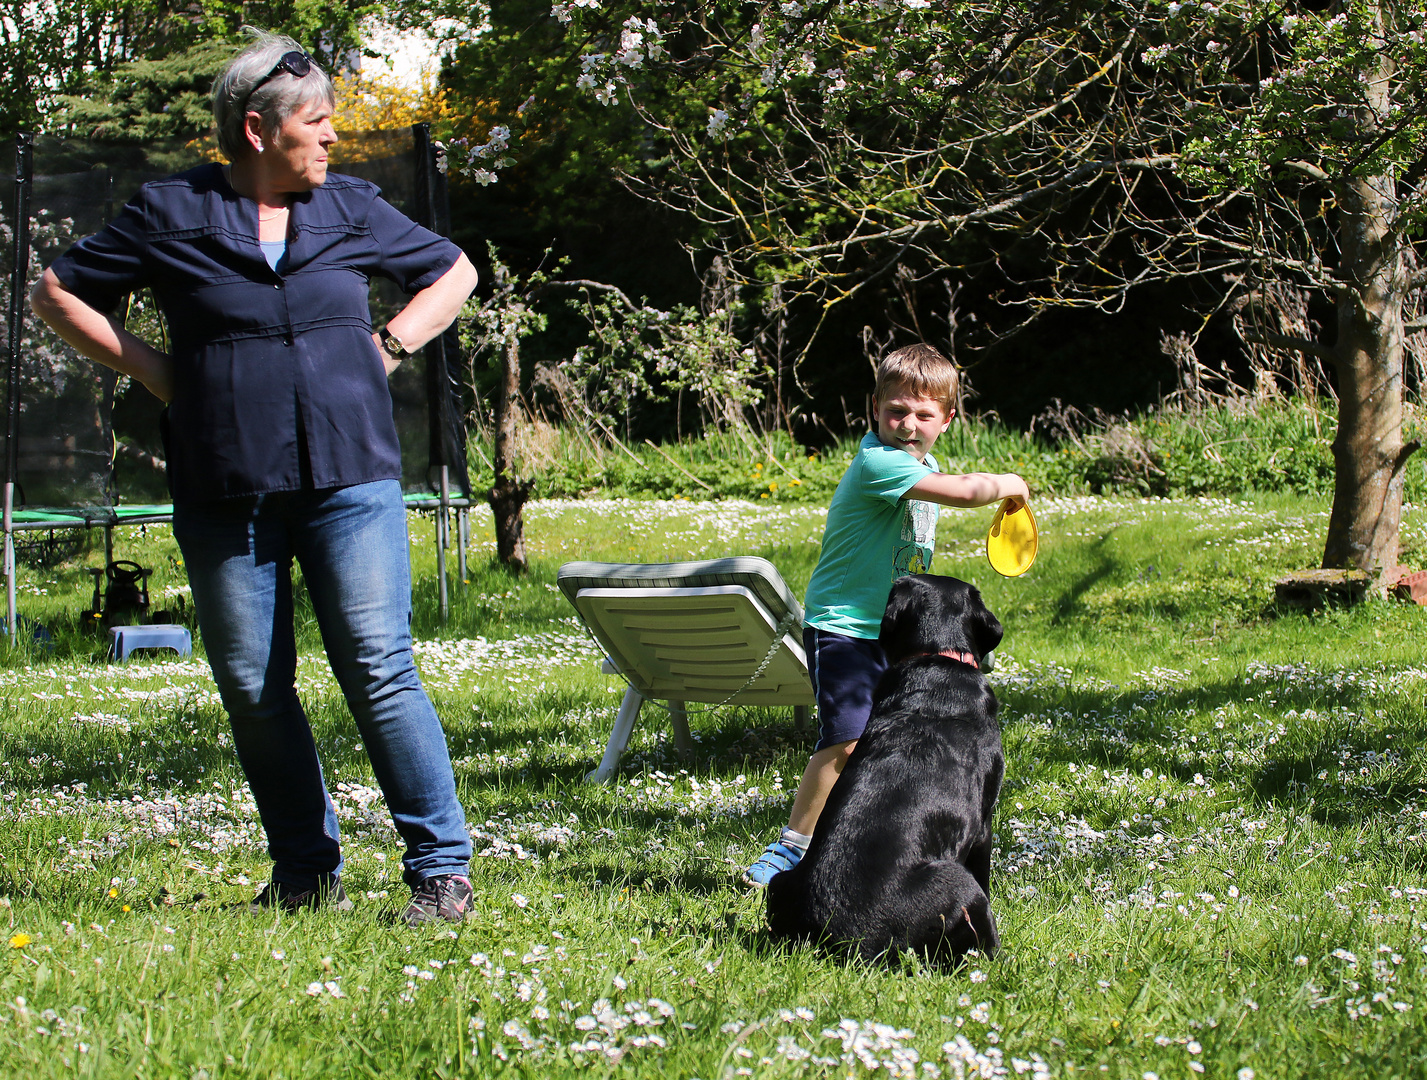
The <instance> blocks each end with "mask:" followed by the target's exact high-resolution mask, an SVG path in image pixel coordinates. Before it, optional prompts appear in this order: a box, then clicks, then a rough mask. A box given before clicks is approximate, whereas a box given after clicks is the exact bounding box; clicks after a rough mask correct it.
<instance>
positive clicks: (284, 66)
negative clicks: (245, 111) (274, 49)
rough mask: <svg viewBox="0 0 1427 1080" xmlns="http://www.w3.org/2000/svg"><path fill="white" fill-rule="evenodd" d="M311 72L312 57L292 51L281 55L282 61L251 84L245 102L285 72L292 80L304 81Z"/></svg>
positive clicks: (245, 103)
mask: <svg viewBox="0 0 1427 1080" xmlns="http://www.w3.org/2000/svg"><path fill="white" fill-rule="evenodd" d="M311 70H312V57H310V56H308V55H307V54H306V53H305V52H296V51H294V52H289V53H283V54H282V59H281V60H279V61H278V62H277V64H276V65H275V66H274V67H273V69H272V70H271V71H269V72H268V73H267V74H266V75H264V76H263V77H262V78H261V79H259V80H258V81H257V82H256V83H254V84H253V88H252V89H251V90H249V91H248V98H247V101H251V100H252V97H253V95H254V94H256V93H257V92H258V89H259V88H260V87H262V86H263V85H265V84H266V83H267V82H269V81H270V80H272V79H275V78H277V77H278V76H279V75H281V74H282V73H283V72H287V74H289V75H291V76H292V77H293V78H294V79H304V78H306V77H307V75H308V73H309V72H310V71H311ZM247 101H244V103H243V104H244V106H246V105H247Z"/></svg>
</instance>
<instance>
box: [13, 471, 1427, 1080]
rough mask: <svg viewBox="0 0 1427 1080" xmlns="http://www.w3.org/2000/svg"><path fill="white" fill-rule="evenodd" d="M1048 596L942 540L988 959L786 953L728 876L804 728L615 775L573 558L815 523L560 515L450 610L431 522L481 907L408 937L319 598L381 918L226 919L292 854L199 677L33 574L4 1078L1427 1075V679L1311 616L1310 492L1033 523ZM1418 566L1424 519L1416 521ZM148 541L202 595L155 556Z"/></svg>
mask: <svg viewBox="0 0 1427 1080" xmlns="http://www.w3.org/2000/svg"><path fill="white" fill-rule="evenodd" d="M1036 511H1037V515H1038V519H1039V522H1040V526H1041V533H1042V548H1041V554H1040V558H1039V560H1038V561H1037V563H1036V565H1035V567H1034V568H1033V569H1032V570H1031V572H1030V573H1029V574H1028V575H1027V576H1026V577H1024V578H1021V579H1017V580H1003V579H1000V578H997V577H996V576H995V575H994V574H993V573H992V572H991V571H990V569H989V567H988V566H987V564H986V562H985V559H984V558H983V557H982V556H981V543H982V539H983V538H984V534H985V529H986V527H987V525H988V523H989V520H990V510H989V509H987V510H982V511H970V512H957V511H948V512H946V513H945V514H944V515H943V518H942V522H943V524H942V527H941V529H940V540H939V544H938V554H937V560H936V566H935V569H936V570H937V571H938V572H939V573H946V574H954V575H956V576H959V577H964V578H967V579H969V580H972V581H974V582H975V583H977V584H978V585H979V586H980V587H981V588H982V590H983V592H984V594H985V597H986V599H987V602H988V603H989V604H990V606H991V608H992V610H994V611H995V612H996V613H997V614H998V615H999V617H1000V618H1001V620H1002V622H1003V623H1004V624H1005V626H1006V630H1007V634H1006V640H1005V642H1004V643H1003V647H1002V649H1001V650H1000V652H999V654H998V665H997V668H996V671H995V673H994V674H993V675H992V677H991V679H992V683H993V685H994V686H995V688H996V692H997V695H998V697H999V698H1000V701H1001V721H1002V724H1003V727H1004V730H1005V743H1006V757H1007V780H1006V785H1005V788H1004V790H1003V792H1002V796H1001V803H1000V810H999V813H998V816H997V837H998V848H997V852H996V860H995V864H994V867H993V897H992V900H993V904H994V906H995V909H996V913H997V917H998V920H999V923H1000V928H1001V933H1002V938H1003V951H1002V952H1001V953H1000V954H999V955H998V956H996V957H995V958H994V959H991V960H988V959H986V958H984V957H973V958H972V960H971V962H969V963H967V964H965V965H964V966H962V967H960V968H958V969H956V970H949V971H948V970H929V969H927V968H925V967H923V966H921V965H920V964H919V963H918V962H916V961H915V960H913V959H912V958H910V957H906V958H893V960H892V961H891V962H890V964H888V965H885V966H865V965H862V964H858V963H851V962H848V961H846V960H844V959H842V958H839V957H837V956H828V955H824V954H822V953H819V952H816V951H813V950H810V949H783V948H777V947H774V946H773V945H771V944H770V942H769V941H768V939H767V936H766V934H765V932H764V930H763V924H762V904H761V897H760V896H759V895H758V894H750V893H748V892H746V891H745V890H744V889H743V888H741V887H739V886H738V885H737V884H735V880H736V874H737V872H738V871H739V870H740V869H741V868H742V867H743V866H744V865H746V863H747V862H748V861H749V860H750V859H751V858H752V857H753V856H754V855H755V854H756V853H757V851H758V850H759V849H760V848H761V847H762V846H763V844H764V843H766V842H767V840H768V839H770V838H771V837H772V836H773V835H774V833H775V830H776V828H777V827H778V825H780V824H781V823H782V822H783V821H784V820H785V818H786V814H787V807H788V802H789V799H790V789H791V787H792V786H793V785H794V784H795V782H796V779H797V777H798V776H799V775H800V773H801V770H802V767H803V765H804V763H805V762H806V759H807V755H808V753H809V751H810V748H811V741H812V736H811V735H809V734H804V733H799V732H796V731H795V730H794V727H793V723H792V714H791V710H783V711H776V710H768V711H757V710H739V709H723V710H719V711H716V712H712V713H706V714H703V715H695V716H691V720H692V722H693V726H694V729H695V733H696V739H697V741H696V751H695V754H694V755H693V757H692V758H691V759H690V760H687V761H684V760H680V759H679V758H678V757H677V756H676V755H675V753H674V751H673V747H672V743H671V741H670V740H669V739H668V737H667V732H666V730H665V729H664V727H663V726H662V725H661V724H660V723H659V722H658V721H659V714H658V712H657V710H653V709H646V713H645V718H644V722H643V723H642V725H641V726H640V728H638V729H637V731H636V735H635V740H634V742H633V744H632V746H631V750H630V753H629V755H628V756H627V757H626V759H625V762H624V764H623V768H622V770H621V773H620V776H619V778H618V782H617V784H616V785H614V786H613V787H610V788H595V787H592V786H587V785H585V784H583V783H582V778H583V776H584V774H585V773H586V772H587V771H588V770H589V769H590V768H592V767H593V765H594V764H595V763H596V762H597V760H598V758H599V754H600V752H601V750H602V748H603V744H604V741H605V739H606V738H607V736H608V732H609V727H610V724H611V722H612V720H613V717H614V713H615V710H616V707H617V704H618V701H619V691H620V689H621V686H620V685H619V684H618V682H617V680H614V679H610V678H607V677H604V676H601V675H599V674H598V661H599V654H598V652H597V650H596V648H595V647H594V645H593V644H592V642H591V641H590V639H589V638H588V636H587V635H586V634H585V633H584V631H583V630H582V628H581V626H580V625H579V623H578V622H577V621H576V620H575V619H574V617H573V612H572V611H571V610H570V609H569V608H568V606H567V605H566V603H565V601H564V599H563V598H562V597H561V596H560V595H559V593H558V592H557V591H556V589H555V585H554V576H555V570H556V568H557V566H558V565H559V564H560V563H561V562H562V561H564V560H566V559H570V558H597V559H612V560H623V561H659V560H665V559H676V558H695V557H713V556H718V555H724V554H758V555H764V556H766V557H768V558H770V559H771V560H772V561H773V562H774V563H776V564H777V565H778V566H779V568H780V569H781V570H782V572H783V574H784V576H785V577H786V578H787V579H788V581H789V583H790V584H791V585H792V586H793V588H794V589H795V591H797V592H798V593H799V594H801V592H802V590H803V588H804V587H805V585H806V583H807V579H808V576H809V574H810V573H811V571H812V567H813V563H814V561H815V559H816V556H817V550H818V540H819V537H820V533H821V529H822V523H823V513H822V511H821V509H820V508H817V507H804V506H798V505H789V504H771V503H769V502H763V503H738V502H725V503H702V504H700V503H691V502H686V501H679V502H664V503H654V502H629V501H602V502H601V501H583V502H545V503H536V504H533V505H532V506H531V507H530V509H529V510H528V513H527V521H526V528H527V534H528V540H529V545H530V549H531V553H532V556H533V560H534V565H533V569H532V572H531V573H530V575H529V576H528V577H525V578H523V579H511V578H509V577H507V576H506V575H505V574H504V573H503V572H501V571H498V570H494V569H491V568H489V567H488V565H487V560H488V558H489V553H490V552H491V551H492V550H493V540H492V533H491V529H490V519H489V515H488V514H486V515H484V516H482V515H480V514H478V515H476V517H475V519H474V525H475V527H474V530H473V532H474V535H473V541H472V550H471V560H472V567H473V569H472V572H471V574H470V581H469V583H468V584H467V585H466V586H465V588H464V589H461V588H460V587H459V586H457V587H455V588H454V589H453V598H454V607H453V615H452V619H451V621H450V623H449V625H446V626H441V625H440V624H439V621H438V620H437V618H436V614H435V611H436V583H435V580H434V567H433V563H434V557H433V554H432V549H431V544H430V535H431V528H432V526H431V522H430V520H429V519H420V518H414V519H413V536H414V538H415V540H416V555H415V560H416V570H417V588H416V616H415V625H416V631H417V635H418V639H419V640H418V646H417V649H418V660H419V663H420V666H421V669H422V672H423V676H424V678H425V680H426V683H427V686H428V688H429V690H430V693H431V695H432V697H433V699H434V700H435V702H436V705H437V708H438V710H439V712H440V713H441V716H442V718H443V720H444V722H445V725H446V730H447V734H448V737H449V740H450V744H451V749H452V756H453V758H454V760H455V763H456V774H457V780H458V783H459V785H460V791H461V796H462V799H463V802H464V804H465V807H466V811H467V816H468V819H469V823H470V827H471V832H472V834H473V836H474V839H475V847H476V851H477V853H478V857H477V858H476V859H475V861H474V865H473V867H472V879H473V883H474V885H475V889H476V895H477V905H476V907H477V914H476V917H475V918H474V920H473V921H471V922H470V923H468V924H465V925H464V926H462V927H460V928H459V929H453V930H449V931H448V930H445V929H439V930H425V931H419V932H417V931H409V930H405V929H402V928H398V927H396V926H394V925H392V923H391V921H390V918H391V914H392V913H393V912H394V911H395V910H397V908H398V907H399V905H400V904H401V903H402V901H403V900H404V898H405V896H406V890H405V888H404V887H403V885H402V883H401V877H400V847H399V845H398V842H397V838H396V835H395V833H394V832H393V831H392V828H391V825H390V821H389V818H388V817H387V815H386V812H385V810H384V808H383V805H382V800H381V798H380V795H379V793H378V792H377V791H376V790H375V788H374V786H373V785H374V781H373V779H372V776H371V772H370V769H369V766H368V764H367V761H366V758H365V755H364V753H363V751H362V748H361V746H360V743H359V740H358V739H357V737H356V732H355V728H354V726H353V724H352V722H351V720H350V719H349V718H348V716H347V714H346V712H345V708H344V706H343V705H342V703H341V700H340V696H339V695H338V693H337V691H336V688H335V685H334V683H333V681H332V678H331V675H330V672H329V671H328V670H327V668H326V663H325V660H324V659H323V656H322V653H321V650H320V645H319V642H318V639H317V633H316V628H315V625H313V622H312V619H311V614H310V610H309V609H307V608H306V607H305V606H304V607H300V609H299V620H300V623H301V644H302V661H301V666H300V672H299V678H300V683H301V689H302V693H303V696H304V700H305V701H306V702H307V703H308V705H309V709H310V714H311V716H312V718H313V722H314V727H315V728H316V731H317V737H318V742H319V746H320V748H321V751H322V754H323V760H324V764H325V767H326V770H327V777H328V781H329V784H330V786H331V788H332V790H333V795H334V798H335V799H336V802H337V805H338V807H339V810H340V813H341V817H342V826H343V829H344V836H345V852H346V858H347V870H346V875H345V879H344V880H345V882H346V885H347V891H348V893H349V894H350V895H351V896H352V897H353V899H354V900H355V901H356V903H357V907H356V911H355V912H353V913H351V914H348V915H336V914H330V913H319V914H303V915H299V916H286V917H284V916H277V915H273V916H268V917H261V918H260V917H253V916H250V915H248V914H246V913H245V912H244V913H239V912H237V911H235V910H234V907H235V905H239V904H241V903H242V902H244V901H246V900H247V899H249V898H250V897H251V895H252V894H253V892H254V891H255V889H256V887H257V885H258V884H260V883H261V882H262V881H263V880H264V879H265V877H266V873H267V862H266V858H265V855H264V849H263V841H262V834H261V830H260V828H259V826H258V823H257V820H256V818H255V815H254V810H253V806H252V802H251V799H250V797H249V796H248V794H247V792H246V789H245V787H244V785H243V781H242V776H241V773H240V772H239V770H238V766H237V762H236V760H235V758H234V755H233V751H232V742H231V738H230V737H229V735H228V733H227V729H226V721H225V719H224V715H223V712H222V709H221V707H220V705H219V703H218V700H217V695H216V692H215V690H214V687H213V683H212V681H211V679H210V677H209V676H208V674H207V671H206V666H205V664H204V663H203V661H202V658H201V643H200V648H199V652H200V655H196V656H195V657H194V658H193V660H192V661H178V660H173V659H155V660H141V661H137V662H132V663H130V664H128V665H124V666H119V665H109V664H106V663H104V662H103V661H102V658H101V652H102V646H101V644H100V643H99V642H98V641H97V640H96V639H92V638H87V637H84V636H83V635H82V634H80V633H79V632H77V631H76V630H74V629H73V624H74V622H75V621H76V620H75V616H76V614H77V612H78V611H79V609H80V608H82V607H83V606H84V605H85V602H86V601H87V595H86V593H87V590H88V588H89V578H88V575H87V574H85V573H84V570H83V565H84V564H85V562H86V561H87V562H88V563H89V564H90V565H95V564H97V563H98V562H99V561H100V555H99V553H98V552H91V553H90V554H89V555H88V556H87V559H86V558H80V559H76V560H75V561H74V562H72V563H70V564H66V565H64V566H62V567H60V568H59V569H58V570H54V571H49V572H44V573H37V572H33V571H29V570H23V569H22V573H21V579H20V605H21V610H22V612H23V613H24V614H26V615H28V616H29V617H31V618H34V619H38V620H40V621H42V622H44V623H46V624H47V625H49V626H50V627H51V628H52V629H53V631H54V635H55V643H54V646H53V649H52V650H50V651H45V650H43V649H40V648H39V647H37V646H32V645H26V646H24V647H23V648H21V649H18V650H14V651H9V650H6V651H5V652H4V655H0V698H3V708H0V919H3V920H4V922H5V924H6V925H7V927H8V929H7V931H6V935H5V936H6V937H8V939H9V944H8V946H6V947H4V948H3V950H0V951H3V952H4V954H5V956H4V964H3V969H0V1002H3V1005H4V1007H3V1008H0V1073H3V1075H5V1076H17V1077H25V1078H26V1080H31V1078H33V1080H39V1078H41V1077H50V1076H70V1075H80V1076H102V1077H137V1078H141V1080H148V1078H157V1077H182V1078H185V1080H191V1078H193V1077H206V1078H209V1080H215V1078H217V1077H240V1076H241V1077H249V1076H251V1077H264V1078H268V1077H279V1076H281V1077H289V1078H298V1077H308V1076H392V1077H416V1076H421V1077H441V1076H454V1075H462V1074H463V1075H497V1074H503V1073H510V1074H512V1075H519V1076H532V1077H534V1076H541V1077H544V1076H562V1075H566V1074H573V1073H575V1072H576V1071H579V1072H580V1073H582V1074H588V1073H591V1072H593V1073H594V1074H596V1075H603V1074H610V1075H629V1076H654V1075H658V1076H663V1077H669V1078H674V1077H680V1078H682V1077H700V1078H703V1080H715V1078H723V1077H726V1076H744V1075H753V1076H760V1077H781V1076H802V1075H814V1076H822V1075H827V1076H837V1077H843V1076H861V1075H882V1074H883V1073H885V1074H886V1075H888V1076H892V1077H937V1076H940V1077H970V1076H978V1077H991V1076H1002V1075H1008V1076H1018V1075H1025V1076H1036V1077H1038V1076H1046V1075H1054V1076H1078V1075H1081V1074H1088V1075H1089V1076H1091V1077H1100V1076H1105V1077H1129V1078H1134V1080H1143V1078H1145V1077H1149V1076H1151V1075H1153V1076H1156V1077H1159V1078H1161V1080H1163V1078H1169V1077H1184V1076H1189V1075H1192V1074H1202V1075H1205V1076H1211V1077H1237V1078H1239V1080H1246V1078H1248V1077H1250V1076H1252V1077H1256V1078H1259V1080H1264V1078H1269V1077H1296V1076H1304V1075H1309V1074H1311V1073H1314V1072H1316V1071H1320V1070H1321V1071H1323V1072H1326V1073H1329V1074H1334V1075H1336V1074H1348V1073H1353V1074H1358V1075H1368V1076H1373V1077H1387V1076H1408V1075H1412V1076H1418V1075H1423V1074H1424V1073H1427V1055H1424V1053H1423V1049H1422V1048H1423V1045H1424V1041H1427V1040H1424V1034H1427V998H1423V996H1422V995H1423V993H1424V992H1427V955H1424V951H1427V945H1424V941H1425V940H1427V874H1424V862H1427V751H1425V750H1424V749H1423V745H1422V744H1423V742H1424V736H1427V723H1424V696H1425V695H1427V665H1424V663H1423V661H1422V655H1421V653H1422V648H1421V641H1422V638H1421V636H1420V634H1421V629H1422V624H1423V619H1424V617H1427V616H1424V613H1423V612H1422V611H1421V610H1420V609H1418V608H1415V607H1413V606H1411V605H1408V604H1403V603H1396V602H1393V603H1378V604H1367V605H1363V606H1360V607H1357V608H1355V609H1351V610H1332V611H1329V612H1326V613H1322V614H1316V615H1304V614H1296V613H1280V612H1276V611H1275V610H1274V609H1273V607H1272V604H1271V596H1272V587H1271V582H1272V580H1273V578H1274V577H1275V576H1276V575H1277V574H1278V572H1280V571H1281V570H1284V569H1288V568H1300V567H1304V566H1309V565H1314V564H1316V561H1317V556H1318V553H1319V548H1320V545H1321V540H1322V536H1323V533H1324V530H1325V528H1326V521H1327V514H1326V506H1325V505H1323V504H1321V503H1316V502H1311V501H1305V500H1290V499H1287V498H1284V499H1276V498H1273V497H1256V498H1254V499H1253V500H1251V501H1247V502H1234V501H1227V500H1187V499H1186V500H1173V501H1146V502H1140V501H1129V500H1110V499H1098V498H1090V497H1085V498H1073V499H1063V500H1049V499H1043V500H1039V501H1038V502H1037V503H1036ZM1406 521H1407V524H1406V526H1405V528H1406V537H1405V539H1406V542H1407V548H1408V550H1416V549H1418V548H1420V547H1421V546H1422V540H1423V537H1422V535H1421V534H1420V533H1419V532H1418V531H1417V530H1419V529H1420V528H1421V527H1422V518H1421V517H1420V516H1419V515H1417V514H1414V513H1411V512H1409V514H1408V515H1407V518H1406ZM115 554H116V556H118V557H121V558H132V559H137V560H138V561H140V562H141V563H143V564H144V565H145V566H153V567H155V568H156V573H155V577H154V588H155V592H156V593H158V594H160V595H164V594H167V595H172V594H174V593H177V592H181V591H182V581H183V577H182V568H181V566H180V565H179V563H178V552H177V549H176V547H175V546H174V544H173V541H172V538H171V535H170V534H169V532H168V530H167V529H166V528H155V527H150V528H148V529H147V530H144V531H143V533H142V535H141V534H140V530H138V529H137V528H133V529H121V530H118V531H117V533H116V544H115Z"/></svg>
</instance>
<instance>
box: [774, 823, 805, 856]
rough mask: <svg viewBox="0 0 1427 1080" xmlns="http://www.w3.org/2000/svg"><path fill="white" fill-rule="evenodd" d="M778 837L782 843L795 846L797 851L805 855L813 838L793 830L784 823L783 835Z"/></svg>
mask: <svg viewBox="0 0 1427 1080" xmlns="http://www.w3.org/2000/svg"><path fill="white" fill-rule="evenodd" d="M778 839H779V840H781V841H783V843H785V844H787V845H788V846H789V847H792V848H797V849H798V851H799V853H800V854H803V855H806V854H807V853H808V845H809V844H811V843H812V842H813V838H812V837H811V836H804V835H803V834H802V833H800V832H794V831H793V830H792V829H790V828H788V827H787V826H786V825H785V826H784V827H783V835H782V836H780V837H778Z"/></svg>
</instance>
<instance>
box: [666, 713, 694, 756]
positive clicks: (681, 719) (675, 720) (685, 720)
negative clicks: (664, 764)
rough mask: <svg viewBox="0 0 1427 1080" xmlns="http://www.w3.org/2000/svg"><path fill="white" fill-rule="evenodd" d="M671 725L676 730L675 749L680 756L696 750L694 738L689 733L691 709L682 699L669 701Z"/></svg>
mask: <svg viewBox="0 0 1427 1080" xmlns="http://www.w3.org/2000/svg"><path fill="white" fill-rule="evenodd" d="M669 727H670V728H672V729H673V731H674V749H676V750H678V751H679V756H680V757H688V756H689V755H690V754H692V753H693V752H694V740H693V736H691V735H690V734H689V710H688V709H686V708H685V707H684V703H683V702H682V701H670V702H669Z"/></svg>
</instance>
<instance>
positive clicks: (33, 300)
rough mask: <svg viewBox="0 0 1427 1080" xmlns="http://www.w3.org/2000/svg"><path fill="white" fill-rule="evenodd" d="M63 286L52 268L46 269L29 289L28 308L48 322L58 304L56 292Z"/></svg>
mask: <svg viewBox="0 0 1427 1080" xmlns="http://www.w3.org/2000/svg"><path fill="white" fill-rule="evenodd" d="M63 288H64V286H63V285H61V284H60V283H59V278H57V277H55V273H54V271H53V270H46V271H45V272H44V273H43V274H41V275H40V279H39V280H38V281H36V282H35V284H34V286H33V287H32V288H31V289H30V310H31V311H33V312H34V313H35V314H36V315H38V316H39V317H40V318H42V319H44V320H45V321H46V322H49V320H50V316H52V315H53V314H54V312H55V310H56V308H57V306H58V293H59V291H60V290H62V289H63Z"/></svg>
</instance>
